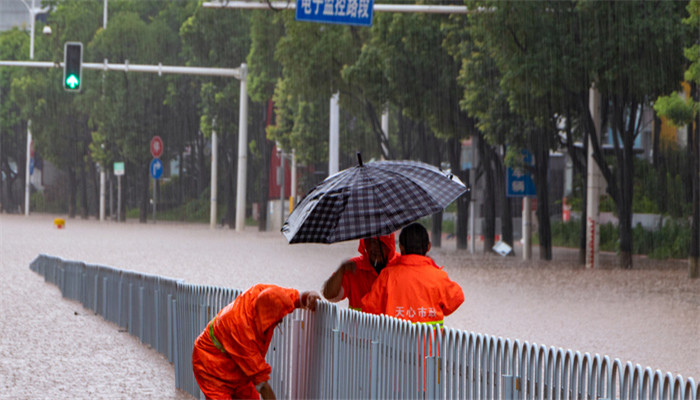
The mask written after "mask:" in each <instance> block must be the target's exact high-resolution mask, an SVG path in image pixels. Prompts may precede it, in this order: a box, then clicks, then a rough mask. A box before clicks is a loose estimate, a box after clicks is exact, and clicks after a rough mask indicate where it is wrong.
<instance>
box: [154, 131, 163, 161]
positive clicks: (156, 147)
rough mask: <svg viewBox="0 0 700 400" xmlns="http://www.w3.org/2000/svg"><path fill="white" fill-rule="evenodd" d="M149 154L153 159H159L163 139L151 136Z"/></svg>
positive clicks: (161, 152)
mask: <svg viewBox="0 0 700 400" xmlns="http://www.w3.org/2000/svg"><path fill="white" fill-rule="evenodd" d="M151 154H152V155H153V157H155V158H160V156H161V155H162V154H163V139H161V138H160V136H153V139H151Z"/></svg>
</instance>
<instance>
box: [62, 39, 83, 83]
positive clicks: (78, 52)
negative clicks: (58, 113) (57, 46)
mask: <svg viewBox="0 0 700 400" xmlns="http://www.w3.org/2000/svg"><path fill="white" fill-rule="evenodd" d="M82 72H83V44H82V43H80V42H66V44H65V46H64V47H63V88H64V89H65V90H67V91H69V92H79V91H80V87H81V84H82Z"/></svg>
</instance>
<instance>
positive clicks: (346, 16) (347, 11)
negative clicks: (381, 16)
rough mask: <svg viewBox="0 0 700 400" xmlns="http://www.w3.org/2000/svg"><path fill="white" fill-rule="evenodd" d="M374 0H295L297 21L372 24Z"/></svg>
mask: <svg viewBox="0 0 700 400" xmlns="http://www.w3.org/2000/svg"><path fill="white" fill-rule="evenodd" d="M373 10H374V0H297V11H296V16H295V19H296V20H297V21H306V22H320V23H329V24H342V25H359V26H372V11H373Z"/></svg>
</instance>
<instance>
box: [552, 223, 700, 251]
mask: <svg viewBox="0 0 700 400" xmlns="http://www.w3.org/2000/svg"><path fill="white" fill-rule="evenodd" d="M580 224H581V221H578V220H572V221H569V222H561V221H557V222H553V223H552V245H554V246H561V247H573V248H577V247H578V246H579V238H580V236H579V235H580V233H581V226H580ZM632 233H633V235H634V241H633V243H634V247H633V253H634V254H646V255H648V256H649V257H651V258H656V259H668V258H676V259H678V258H685V257H687V256H688V251H689V249H690V237H691V235H690V223H689V222H688V221H686V220H681V219H670V220H668V221H667V222H666V223H665V224H664V225H663V226H661V227H659V229H658V230H647V229H644V228H643V227H642V226H641V224H637V226H635V227H634V229H633V231H632ZM600 250H601V251H613V252H617V251H618V250H619V232H618V227H617V225H613V224H612V223H607V224H601V225H600Z"/></svg>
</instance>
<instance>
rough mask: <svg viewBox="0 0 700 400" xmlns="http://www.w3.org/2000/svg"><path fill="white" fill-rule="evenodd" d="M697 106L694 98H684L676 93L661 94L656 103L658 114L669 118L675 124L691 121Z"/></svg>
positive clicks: (655, 108) (680, 124) (685, 123)
mask: <svg viewBox="0 0 700 400" xmlns="http://www.w3.org/2000/svg"><path fill="white" fill-rule="evenodd" d="M695 108H696V106H695V102H693V99H682V98H681V97H680V96H678V95H676V94H672V95H668V96H659V98H658V99H656V102H655V103H654V111H656V114H658V115H659V116H660V117H666V118H668V119H669V120H670V121H671V122H672V123H673V125H675V126H684V125H687V124H689V123H691V122H692V121H693V116H694V115H695Z"/></svg>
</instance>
